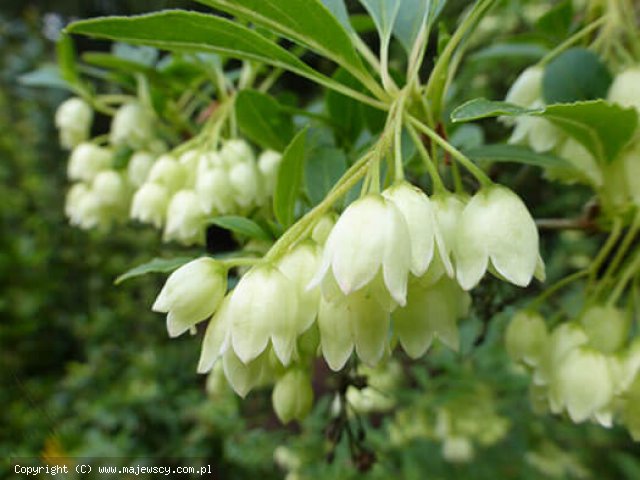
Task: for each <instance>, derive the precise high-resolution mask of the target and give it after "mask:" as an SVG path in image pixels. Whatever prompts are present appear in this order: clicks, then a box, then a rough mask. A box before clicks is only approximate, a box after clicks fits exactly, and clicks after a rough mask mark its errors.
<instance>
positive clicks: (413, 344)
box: [391, 276, 471, 358]
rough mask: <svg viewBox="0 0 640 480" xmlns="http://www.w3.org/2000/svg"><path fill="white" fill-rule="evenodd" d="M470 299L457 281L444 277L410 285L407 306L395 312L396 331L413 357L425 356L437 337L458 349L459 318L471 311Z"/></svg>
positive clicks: (393, 315)
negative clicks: (433, 282)
mask: <svg viewBox="0 0 640 480" xmlns="http://www.w3.org/2000/svg"><path fill="white" fill-rule="evenodd" d="M470 304H471V298H470V297H469V294H468V293H467V292H465V291H464V290H462V289H461V288H460V287H459V286H458V284H457V283H456V282H455V281H453V280H451V279H450V278H449V277H446V276H443V277H441V278H440V280H438V281H437V282H436V283H435V284H432V285H428V286H426V287H425V286H424V285H423V284H421V283H420V282H418V281H414V282H412V283H411V284H410V285H409V293H408V295H407V305H406V306H404V307H400V308H398V309H397V310H395V311H394V312H393V314H392V317H391V318H392V319H393V331H394V333H395V334H396V335H397V337H398V339H399V341H400V344H401V345H402V348H403V349H404V351H405V352H407V355H409V356H410V357H411V358H418V357H420V356H422V355H423V354H424V353H425V352H426V351H427V349H428V348H429V347H430V346H431V343H432V342H433V339H434V338H436V337H437V338H439V339H440V341H442V343H444V344H445V345H446V346H448V347H449V348H451V349H452V350H455V351H457V350H458V347H459V335H458V326H457V321H458V319H459V318H460V317H463V316H465V315H466V314H467V313H468V309H469V306H470Z"/></svg>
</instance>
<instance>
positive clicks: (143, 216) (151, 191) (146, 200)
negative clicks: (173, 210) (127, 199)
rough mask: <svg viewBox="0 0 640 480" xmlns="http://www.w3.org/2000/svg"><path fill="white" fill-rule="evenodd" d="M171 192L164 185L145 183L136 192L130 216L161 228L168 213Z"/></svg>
mask: <svg viewBox="0 0 640 480" xmlns="http://www.w3.org/2000/svg"><path fill="white" fill-rule="evenodd" d="M168 205H169V192H167V189H166V188H165V187H163V186H162V185H157V184H155V183H145V184H144V185H142V187H140V189H139V190H138V191H137V192H136V193H135V194H134V196H133V200H132V202H131V213H130V216H131V218H133V219H134V220H139V221H140V222H143V223H150V224H152V225H154V226H155V227H156V228H161V227H162V224H163V223H164V220H165V217H166V215H167V207H168Z"/></svg>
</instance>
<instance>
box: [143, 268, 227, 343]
mask: <svg viewBox="0 0 640 480" xmlns="http://www.w3.org/2000/svg"><path fill="white" fill-rule="evenodd" d="M226 291H227V269H226V268H225V267H224V266H223V265H222V264H221V263H220V262H218V261H217V260H214V259H212V258H208V257H203V258H198V259H196V260H192V261H191V262H189V263H187V264H186V265H183V266H182V267H180V268H178V269H177V270H176V271H174V272H173V273H172V274H171V275H169V278H168V279H167V281H166V283H165V284H164V287H162V290H161V291H160V294H159V295H158V298H156V301H155V303H154V304H153V307H152V310H153V311H155V312H163V313H167V330H168V332H169V336H171V337H177V336H179V335H182V334H183V333H184V332H186V331H187V330H189V329H190V328H191V327H192V326H194V325H195V324H196V323H198V322H200V321H202V320H204V319H206V318H207V317H209V316H211V315H212V314H213V313H214V312H215V311H216V310H217V308H218V307H219V306H220V303H221V302H222V298H223V297H224V295H225V293H226Z"/></svg>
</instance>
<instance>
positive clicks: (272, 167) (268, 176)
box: [258, 150, 282, 195]
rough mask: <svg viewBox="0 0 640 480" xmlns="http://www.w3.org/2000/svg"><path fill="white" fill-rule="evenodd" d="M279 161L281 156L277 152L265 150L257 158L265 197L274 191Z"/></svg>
mask: <svg viewBox="0 0 640 480" xmlns="http://www.w3.org/2000/svg"><path fill="white" fill-rule="evenodd" d="M281 161H282V155H281V154H279V153H278V152H274V151H273V150H265V151H264V152H262V153H261V154H260V157H259V158H258V169H259V170H260V174H261V175H262V181H263V182H264V190H265V192H266V193H267V195H273V192H274V191H275V189H276V182H277V180H278V169H279V167H280V162H281Z"/></svg>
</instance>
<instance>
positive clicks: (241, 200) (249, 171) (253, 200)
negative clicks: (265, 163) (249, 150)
mask: <svg viewBox="0 0 640 480" xmlns="http://www.w3.org/2000/svg"><path fill="white" fill-rule="evenodd" d="M229 182H230V184H231V188H232V190H233V193H234V199H235V201H236V203H237V204H238V205H239V206H240V207H241V208H249V207H251V206H252V205H256V204H257V203H258V200H259V199H260V198H261V192H260V184H259V177H258V169H257V167H256V165H255V163H254V162H253V161H247V162H242V163H238V164H236V165H234V166H232V167H231V168H230V169H229Z"/></svg>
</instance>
